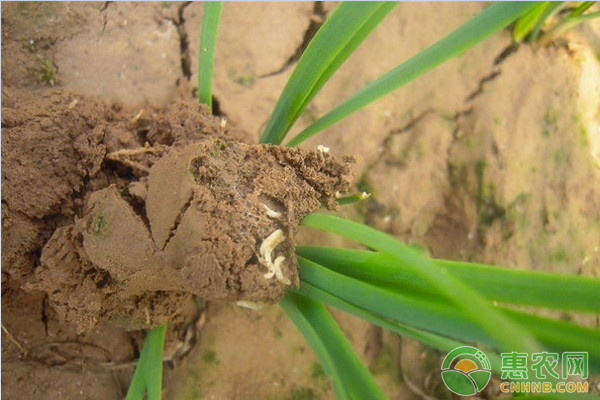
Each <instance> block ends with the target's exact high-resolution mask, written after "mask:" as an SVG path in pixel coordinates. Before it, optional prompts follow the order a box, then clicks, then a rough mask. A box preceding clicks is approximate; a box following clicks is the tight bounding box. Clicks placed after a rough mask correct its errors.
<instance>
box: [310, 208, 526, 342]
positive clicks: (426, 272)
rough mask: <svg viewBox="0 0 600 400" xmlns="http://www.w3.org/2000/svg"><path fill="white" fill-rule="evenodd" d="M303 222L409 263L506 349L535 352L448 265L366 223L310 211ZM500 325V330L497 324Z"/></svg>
mask: <svg viewBox="0 0 600 400" xmlns="http://www.w3.org/2000/svg"><path fill="white" fill-rule="evenodd" d="M302 225H304V226H310V227H314V228H318V229H322V230H325V231H328V232H332V233H335V234H338V235H341V236H344V237H347V238H349V239H352V240H355V241H357V242H359V243H361V244H364V245H366V246H368V247H371V248H373V249H375V250H379V251H383V252H387V253H390V254H391V255H392V256H394V257H396V258H397V259H398V260H400V261H401V262H402V263H405V264H406V265H408V266H410V267H411V268H412V269H413V270H414V271H415V272H416V273H417V274H420V275H421V276H422V277H423V278H424V279H427V281H428V282H429V283H430V284H431V285H432V286H433V287H434V288H435V289H436V291H438V292H439V293H440V294H441V295H444V296H445V297H446V298H447V301H449V302H451V303H453V304H454V305H455V306H456V307H457V309H459V310H460V309H462V310H463V312H464V314H465V317H466V318H467V319H468V320H469V321H472V322H474V323H475V324H476V325H477V327H478V328H481V329H483V330H484V331H485V332H486V333H488V334H489V335H490V337H492V338H493V339H494V340H496V341H497V342H498V343H500V344H501V345H502V346H503V347H504V348H505V349H510V350H511V351H513V350H514V349H521V350H520V351H535V350H536V349H537V344H536V342H535V340H533V338H532V337H531V336H530V335H527V334H523V332H522V330H521V329H519V328H518V326H516V325H515V324H514V323H513V322H512V321H510V320H509V319H508V318H506V317H505V316H504V315H503V314H501V313H500V312H499V311H497V310H496V309H495V308H494V307H493V306H492V305H491V304H490V302H489V301H488V300H486V299H485V298H483V297H482V296H481V295H480V294H479V293H478V292H476V291H474V290H473V289H471V288H469V287H468V286H467V285H465V284H464V283H463V282H462V281H460V280H459V279H457V278H455V277H454V276H452V275H451V274H450V273H449V272H448V270H447V268H439V267H438V266H436V265H435V264H433V263H432V262H431V261H430V260H429V259H427V258H425V257H423V256H421V255H420V254H419V253H417V252H415V251H414V250H412V249H410V248H408V247H406V246H404V245H403V244H402V243H400V242H398V241H397V240H396V239H394V238H393V237H391V236H389V235H386V234H384V233H382V232H379V231H377V230H375V229H373V228H370V227H368V226H365V225H362V224H359V223H356V222H353V221H349V220H345V219H342V218H338V217H334V216H331V215H324V214H310V215H308V216H307V217H306V218H304V220H303V221H302ZM499 326H502V327H503V329H502V330H501V331H500V330H498V327H499Z"/></svg>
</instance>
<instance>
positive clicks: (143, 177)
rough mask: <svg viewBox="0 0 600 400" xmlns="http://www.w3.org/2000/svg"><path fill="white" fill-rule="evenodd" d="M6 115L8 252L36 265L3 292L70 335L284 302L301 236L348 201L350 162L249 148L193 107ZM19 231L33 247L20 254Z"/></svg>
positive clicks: (76, 101) (33, 110) (63, 97)
mask: <svg viewBox="0 0 600 400" xmlns="http://www.w3.org/2000/svg"><path fill="white" fill-rule="evenodd" d="M3 111H4V112H3V115H2V117H3V120H2V124H3V128H4V129H3V135H2V141H3V143H2V145H3V146H2V164H3V165H2V166H3V176H2V178H3V183H4V185H5V191H3V222H5V225H4V232H3V235H7V236H8V237H15V241H14V242H13V241H10V240H9V242H8V246H5V251H7V252H9V253H10V254H11V255H12V257H13V258H14V259H15V260H17V261H18V260H20V259H23V258H27V257H28V255H30V254H31V253H32V250H33V252H37V251H39V252H40V257H39V265H37V268H35V270H34V269H32V268H27V266H25V265H23V264H24V263H26V261H27V260H20V261H21V263H18V262H17V263H15V264H14V265H13V267H12V268H9V269H6V270H4V271H3V272H4V273H3V280H4V279H6V280H7V281H8V282H7V283H8V284H9V286H12V285H11V281H12V280H13V277H18V281H19V283H20V286H21V287H24V288H26V290H29V291H40V292H43V293H45V294H46V296H47V301H48V303H49V305H50V306H51V307H52V308H53V309H54V310H55V312H56V313H57V314H58V316H59V319H60V320H61V321H63V322H64V323H67V324H71V325H73V326H74V327H75V330H76V332H84V331H87V330H90V329H91V328H93V327H95V326H97V325H98V324H99V323H100V322H102V321H104V320H108V321H110V322H113V323H115V324H117V325H120V326H123V327H125V328H127V329H141V328H148V327H152V326H157V325H159V324H163V323H165V322H168V321H179V320H181V319H182V315H183V311H184V308H185V306H186V304H188V303H189V302H190V301H191V299H192V298H193V297H194V296H197V297H199V298H201V299H206V300H229V301H234V300H244V301H264V302H275V301H277V300H279V299H280V298H281V297H282V296H283V294H284V293H285V291H286V290H287V289H289V288H290V287H294V286H297V285H298V282H299V278H298V264H297V262H296V260H295V256H294V248H295V241H294V237H295V233H296V230H297V226H298V224H299V222H300V221H301V219H302V218H303V217H304V216H305V215H307V214H308V213H310V212H311V211H314V210H316V209H317V208H318V207H319V205H320V204H323V205H325V206H327V207H329V208H334V207H335V206H336V202H335V195H336V193H339V192H343V191H345V190H347V189H348V188H349V175H350V164H351V163H352V159H351V158H348V157H345V158H343V159H342V160H341V161H339V160H338V159H336V158H335V157H334V156H332V155H330V154H329V153H325V152H322V151H318V150H315V151H310V152H305V151H302V150H299V149H290V148H284V147H280V146H270V145H249V144H245V143H243V142H241V141H239V140H237V139H234V138H232V137H231V134H229V133H228V132H227V131H226V130H224V129H223V127H222V124H221V123H220V121H219V120H218V119H216V118H215V117H213V116H211V115H210V114H209V113H208V112H207V110H206V108H204V107H201V106H198V105H196V104H189V103H188V104H183V103H180V104H177V105H175V106H173V107H171V108H170V109H168V110H166V111H163V112H159V113H154V114H151V113H149V115H148V117H142V116H140V115H138V116H136V117H135V118H133V119H131V118H130V119H126V120H124V119H123V117H124V114H125V113H124V112H122V110H120V108H119V107H118V106H113V107H112V108H109V107H106V106H104V105H102V104H99V103H98V102H96V101H94V100H92V99H86V98H81V97H74V96H73V95H70V94H64V93H61V92H54V93H51V94H46V95H45V96H42V97H41V99H40V100H34V101H33V102H32V103H30V104H29V107H24V108H21V107H18V108H14V109H12V108H10V107H7V108H6V110H3ZM24 152H28V153H29V157H28V158H25V157H23V156H24ZM44 219H51V220H53V221H55V224H54V225H55V226H54V229H50V230H48V226H47V224H46V226H42V224H43V222H42V221H43V220H44ZM8 221H10V223H9V224H8V223H6V222H8ZM40 222H42V224H40ZM28 229H30V230H31V231H32V232H31V233H32V234H33V236H35V239H38V241H37V243H39V247H34V248H23V241H22V240H16V239H17V238H16V236H19V235H20V234H22V233H23V232H28ZM36 231H37V234H36ZM42 231H43V232H42ZM44 236H47V237H48V238H47V240H45V239H46V238H45V237H44ZM19 246H21V247H19ZM6 247H8V249H7V248H6ZM19 265H21V266H22V267H21V268H19Z"/></svg>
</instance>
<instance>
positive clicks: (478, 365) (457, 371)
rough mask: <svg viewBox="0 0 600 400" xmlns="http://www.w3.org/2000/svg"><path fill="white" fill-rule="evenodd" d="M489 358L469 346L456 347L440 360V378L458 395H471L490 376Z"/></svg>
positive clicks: (483, 385)
mask: <svg viewBox="0 0 600 400" xmlns="http://www.w3.org/2000/svg"><path fill="white" fill-rule="evenodd" d="M491 369H492V368H491V365H490V360H488V358H487V356H486V355H485V354H483V352H482V351H481V350H478V349H476V348H475V347H471V346H462V347H457V348H455V349H454V350H452V351H451V352H450V353H448V355H447V356H446V358H444V361H443V362H442V380H443V381H444V384H445V385H446V387H447V388H448V389H450V390H451V391H452V392H454V393H456V394H458V395H460V396H472V395H474V394H477V393H479V392H481V391H482V390H483V389H485V387H486V385H487V384H488V382H489V381H490V378H491V376H492V371H491Z"/></svg>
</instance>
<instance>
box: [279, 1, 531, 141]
mask: <svg viewBox="0 0 600 400" xmlns="http://www.w3.org/2000/svg"><path fill="white" fill-rule="evenodd" d="M534 6H535V3H527V2H525V3H523V2H499V3H495V4H493V5H491V6H490V7H488V8H487V9H486V10H485V11H483V12H482V13H480V14H479V15H477V16H476V17H475V18H473V19H471V20H470V21H468V22H467V23H466V24H464V25H463V26H461V27H460V28H458V29H457V30H456V31H454V32H452V33H451V34H449V35H448V36H446V37H445V38H443V39H442V40H440V41H439V42H437V43H435V44H434V45H432V46H431V47H429V48H427V49H425V50H423V51H421V52H420V53H419V54H417V55H416V56H414V57H412V58H411V59H409V60H408V61H406V62H404V63H402V64H400V65H399V66H398V67H396V68H394V69H393V70H391V71H389V72H388V73H386V74H385V75H383V76H382V77H381V78H379V79H377V80H375V81H373V82H371V83H370V84H369V85H367V86H366V87H364V88H363V89H361V90H360V91H359V92H357V93H356V94H354V95H353V96H352V97H350V98H349V99H347V100H346V101H344V102H343V103H341V104H340V105H339V106H337V107H336V108H334V109H333V110H331V111H330V112H329V113H327V114H326V115H324V116H323V117H321V118H319V119H318V120H317V121H315V122H314V123H313V124H311V125H310V126H309V127H307V128H306V129H305V130H303V131H302V132H300V133H299V134H298V135H297V136H295V137H294V138H293V139H292V140H290V142H289V143H288V144H287V145H288V146H297V145H298V144H300V143H302V142H303V141H304V140H306V139H308V138H310V137H312V136H313V135H315V134H316V133H318V132H320V131H321V130H323V129H325V128H327V127H329V126H331V125H333V124H334V123H336V122H338V121H339V120H341V119H343V118H345V117H347V116H348V115H350V114H352V113H354V112H356V111H358V110H360V109H361V108H363V107H364V106H366V105H368V104H370V103H372V102H373V101H375V100H377V99H379V98H381V97H383V96H385V95H386V94H388V93H390V92H392V91H394V90H396V89H397V88H399V87H400V86H402V85H404V84H406V83H408V82H410V81H411V80H413V79H415V78H417V77H419V76H421V75H423V74H425V73H426V72H428V71H430V70H432V69H433V68H435V67H437V66H439V65H440V64H443V63H444V62H445V61H448V60H449V59H451V58H453V57H456V56H458V55H459V54H461V53H463V52H465V51H466V50H468V49H470V48H471V47H473V46H474V45H475V44H477V43H479V42H481V41H482V40H483V39H485V38H486V37H488V36H490V35H492V34H493V33H495V32H497V31H499V30H500V29H502V28H504V27H506V26H508V25H509V24H510V23H511V22H513V21H514V20H515V19H517V18H518V17H519V16H521V15H523V14H524V13H525V12H527V11H529V10H530V9H531V8H533V7H534Z"/></svg>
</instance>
